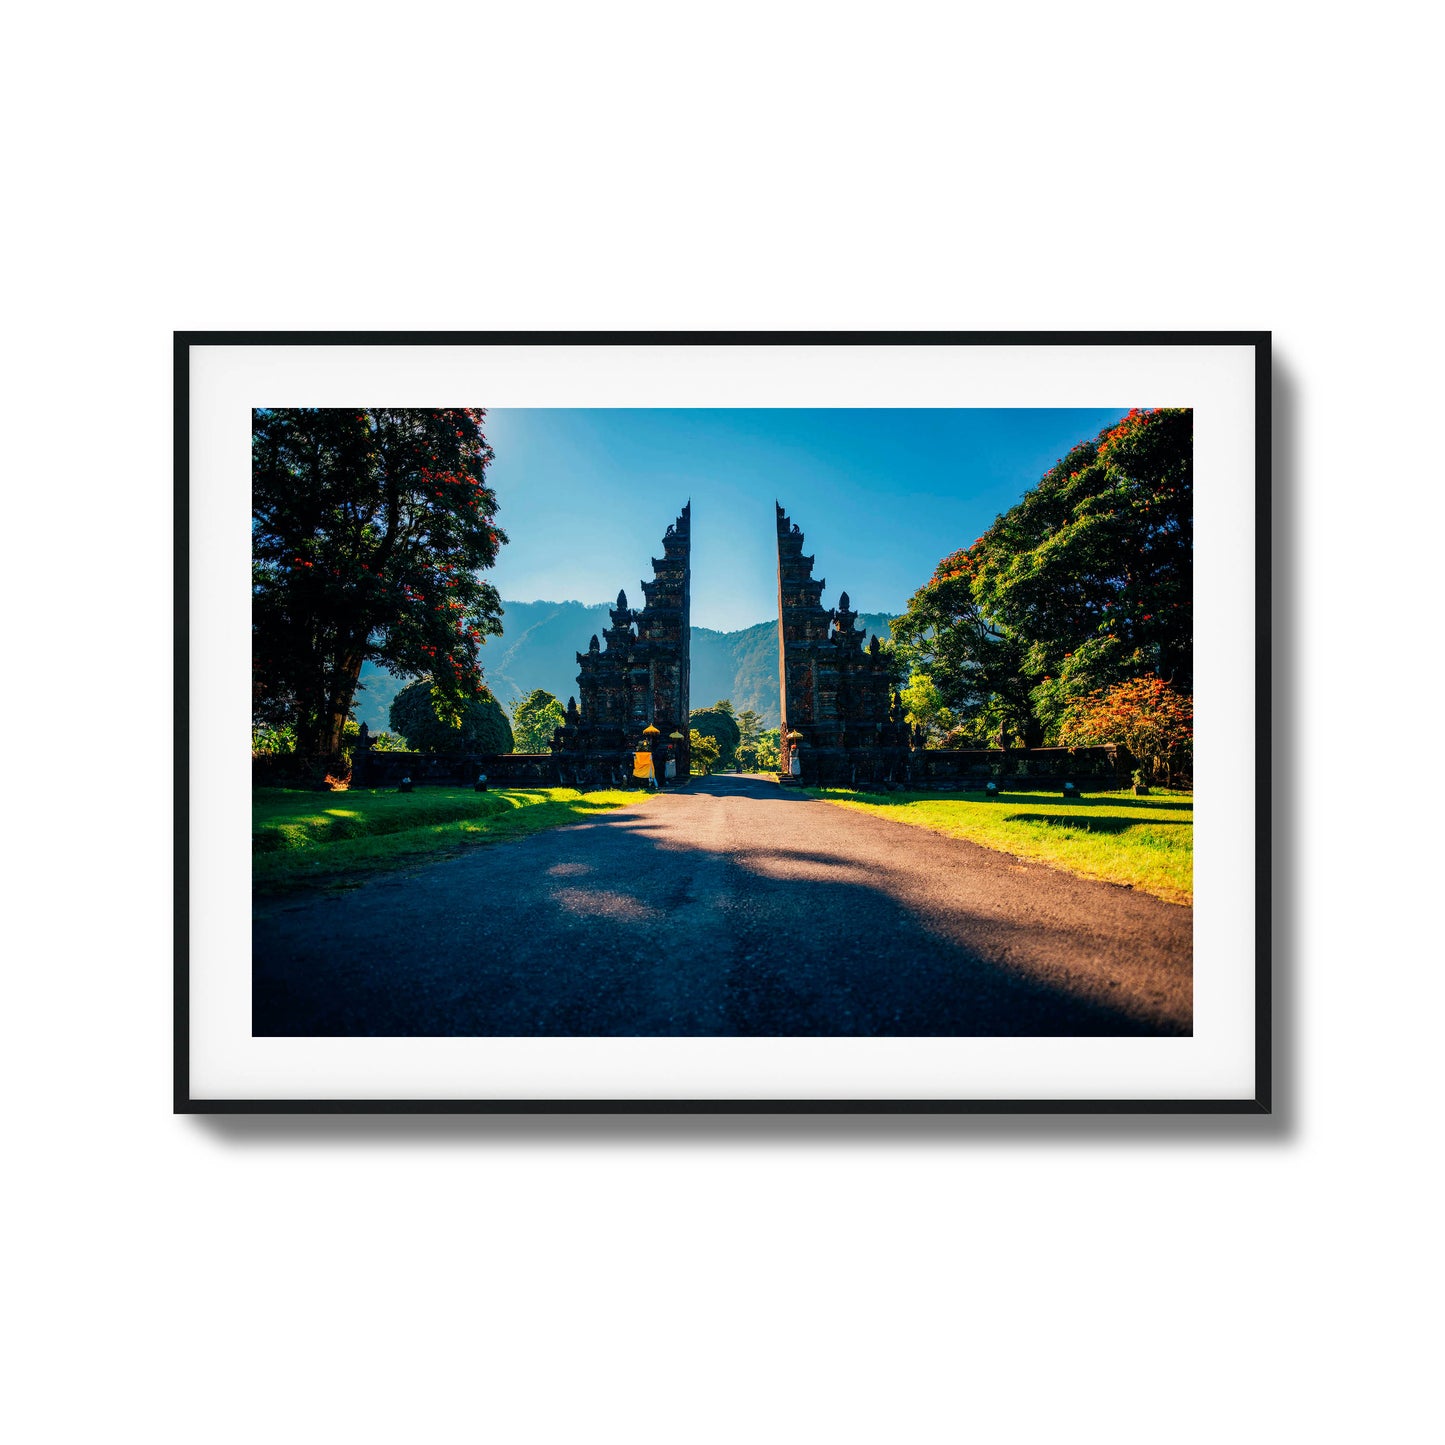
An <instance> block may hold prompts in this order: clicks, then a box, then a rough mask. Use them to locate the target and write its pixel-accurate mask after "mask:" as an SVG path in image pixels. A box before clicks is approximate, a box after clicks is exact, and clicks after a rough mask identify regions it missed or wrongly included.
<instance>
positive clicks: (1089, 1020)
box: [252, 777, 1193, 1035]
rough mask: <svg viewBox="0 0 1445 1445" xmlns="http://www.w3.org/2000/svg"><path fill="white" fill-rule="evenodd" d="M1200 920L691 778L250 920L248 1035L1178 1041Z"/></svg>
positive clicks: (810, 804)
mask: <svg viewBox="0 0 1445 1445" xmlns="http://www.w3.org/2000/svg"><path fill="white" fill-rule="evenodd" d="M1192 938H1193V910H1192V909H1188V908H1181V907H1178V906H1177V905H1174V904H1169V903H1162V902H1160V901H1159V900H1158V899H1155V898H1151V897H1148V896H1147V895H1145V894H1142V893H1136V892H1134V891H1132V890H1130V889H1128V888H1122V887H1117V886H1115V885H1112V884H1106V883H1093V882H1089V881H1087V880H1084V879H1080V878H1073V877H1070V876H1069V875H1067V874H1064V873H1060V872H1057V871H1055V870H1053V869H1049V868H1044V867H1042V866H1040V865H1037V864H1031V863H1025V862H1023V861H1021V860H1019V859H1017V858H1014V857H1013V856H1012V855H1010V854H1008V853H999V852H994V851H993V850H991V849H987V848H981V847H979V846H977V845H976V844H973V843H966V842H963V841H960V840H958V839H953V838H945V837H942V836H941V835H939V834H936V833H930V832H927V831H925V830H924V829H922V828H911V827H908V826H906V825H905V824H902V823H894V822H891V821H888V820H886V819H882V818H875V817H870V816H868V815H867V814H864V813H860V812H856V811H854V810H852V809H847V808H839V807H835V806H833V805H832V804H829V803H823V802H819V801H816V800H814V799H811V798H807V797H803V796H799V795H798V794H797V793H793V792H787V791H784V790H783V789H781V788H779V787H778V786H777V785H776V784H775V783H772V782H770V781H767V780H763V779H754V778H741V777H719V778H710V779H706V780H698V781H696V782H694V783H692V784H691V785H689V787H688V788H687V789H686V790H685V791H683V792H680V793H672V794H665V795H663V796H661V797H656V798H650V799H648V800H646V801H643V802H639V803H638V804H637V805H636V806H629V807H625V808H620V809H617V810H614V811H611V812H608V813H604V814H601V815H599V816H597V817H596V818H595V819H594V820H590V821H588V822H583V823H577V824H573V825H571V826H569V827H564V828H556V829H552V830H550V831H547V832H543V833H537V834H534V835H533V836H531V837H529V838H524V839H520V840H518V841H516V842H510V843H502V844H497V845H494V846H484V847H478V848H476V849H474V850H472V851H471V852H469V853H466V854H464V855H462V856H461V857H459V858H454V859H450V860H447V861H445V862H440V863H435V864H432V865H429V866H427V867H425V868H422V869H420V870H418V871H415V872H411V873H407V874H397V875H391V876H388V877H386V878H384V879H382V880H378V881H374V882H371V883H368V884H366V885H365V886H363V887H361V888H359V889H356V890H354V891H352V892H349V893H343V894H339V895H333V896H326V897H321V898H316V899H314V900H310V901H307V902H305V903H301V904H297V905H294V906H291V907H287V908H284V909H281V910H278V911H275V912H272V913H270V914H269V915H267V916H264V917H258V918H257V920H256V922H255V925H254V935H253V958H254V970H253V1019H252V1023H253V1029H252V1031H253V1033H255V1034H367V1035H400V1034H409V1035H443V1034H491V1035H527V1034H565V1035H576V1034H613V1035H642V1034H650V1035H657V1034H702V1035H717V1034H770V1035H798V1034H894V1035H960V1034H1015V1035H1066V1034H1179V1033H1189V1032H1190V1031H1191V1027H1192V1016H1193V1013H1192V997H1193V984H1192V951H1193V950H1192Z"/></svg>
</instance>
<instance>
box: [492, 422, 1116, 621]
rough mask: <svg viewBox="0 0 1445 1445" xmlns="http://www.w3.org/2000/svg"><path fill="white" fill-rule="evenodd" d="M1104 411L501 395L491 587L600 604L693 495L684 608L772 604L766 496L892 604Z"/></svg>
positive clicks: (831, 582) (495, 429)
mask: <svg viewBox="0 0 1445 1445" xmlns="http://www.w3.org/2000/svg"><path fill="white" fill-rule="evenodd" d="M1130 404H1132V403H1128V404H1126V405H1124V406H1120V407H1117V408H1115V409H1114V410H1110V411H1100V410H1082V409H1075V410H1041V409H1039V410H1035V409H1009V410H982V409H980V410H937V409H933V410H883V411H869V410H852V409H838V410H782V409H779V410H755V411H733V410H696V411H694V410H642V409H637V410H631V409H628V410H622V409H619V410H504V409H501V408H498V409H496V410H493V411H490V412H488V414H487V426H486V432H487V439H488V440H489V441H490V442H491V444H492V446H493V448H494V449H495V451H496V461H495V462H494V463H493V465H492V468H491V479H492V484H493V486H495V488H496V491H497V495H498V498H499V499H500V503H501V506H500V510H499V512H498V516H497V520H498V521H499V522H500V523H501V525H502V527H503V529H504V530H505V531H506V532H507V534H508V536H509V537H510V539H511V541H510V544H509V545H508V546H506V547H504V548H503V549H502V554H501V558H500V560H499V561H498V563H497V565H496V567H495V568H494V569H493V571H492V573H491V577H490V580H491V581H492V582H493V583H495V585H496V587H497V588H498V590H499V591H500V592H501V595H502V596H503V597H504V598H509V599H511V600H514V601H518V602H532V601H536V600H539V599H548V600H551V601H559V602H560V601H565V600H567V599H569V598H575V599H576V600H578V601H580V602H589V603H592V602H601V601H603V600H610V599H612V598H614V597H616V595H617V589H618V588H619V587H622V588H626V590H627V594H628V599H629V601H631V602H632V603H633V605H634V606H637V605H640V604H641V602H642V594H641V589H640V588H639V587H638V582H639V581H640V579H642V578H644V577H651V575H652V567H651V561H650V559H651V558H652V557H653V556H660V555H661V550H662V549H661V545H660V544H661V538H662V534H663V532H664V531H665V530H666V527H667V524H668V523H669V522H671V521H672V520H673V518H674V517H675V516H676V515H677V512H678V510H679V509H680V508H681V506H682V504H683V503H684V502H685V501H687V500H688V499H689V498H691V500H692V620H693V622H694V623H695V624H697V625H698V626H702V627H715V628H718V629H720V630H724V631H731V630H733V629H735V628H740V627H747V626H749V625H751V624H752V623H755V622H765V621H767V620H768V619H769V618H772V617H775V616H776V615H777V604H776V588H777V583H776V570H777V553H776V546H775V541H774V530H773V500H774V498H776V499H777V500H778V501H780V502H781V503H782V504H783V506H784V507H785V508H786V509H787V511H788V513H789V514H790V515H791V517H792V519H793V520H794V521H795V522H796V523H797V524H798V525H799V526H800V527H801V528H802V529H803V531H804V533H806V535H807V550H808V551H809V552H810V553H812V554H814V556H816V558H817V563H816V565H815V567H814V572H813V575H814V576H816V577H825V578H827V582H828V587H827V590H826V592H825V593H824V599H823V600H824V605H825V606H833V605H835V604H836V602H837V599H838V594H839V592H847V593H848V594H849V599H850V600H851V602H852V604H853V606H854V607H856V608H857V609H858V610H859V611H860V612H889V613H894V614H897V613H899V612H902V611H903V609H904V607H905V605H906V604H907V601H908V598H909V597H910V596H911V595H912V594H913V593H914V592H915V591H916V590H917V589H918V587H920V586H921V585H922V584H923V583H924V582H926V581H927V580H928V578H929V577H930V576H931V575H932V573H933V569H934V566H935V565H936V564H937V562H938V560H939V559H940V558H941V557H944V556H946V555H947V554H948V553H949V552H952V551H954V550H955V549H956V548H959V547H965V546H967V545H968V544H969V543H970V542H972V541H973V540H974V539H975V538H976V537H977V536H978V535H979V534H980V533H981V532H982V531H984V530H985V528H987V527H988V525H989V524H990V523H991V522H992V521H993V519H994V518H995V517H996V516H997V515H998V514H999V513H1000V512H1002V511H1006V510H1007V509H1008V508H1009V507H1011V506H1013V504H1014V503H1015V502H1017V501H1018V500H1019V498H1020V497H1021V496H1022V495H1023V494H1024V492H1025V491H1027V490H1028V488H1029V487H1031V486H1033V484H1034V483H1035V482H1037V481H1038V479H1039V478H1040V477H1041V476H1042V475H1043V473H1044V472H1045V471H1047V470H1048V468H1049V467H1051V466H1052V465H1053V464H1054V462H1055V461H1056V460H1058V458H1060V457H1062V456H1063V455H1064V454H1065V452H1067V451H1068V450H1069V448H1070V447H1071V446H1073V445H1074V444H1075V443H1077V442H1080V441H1083V440H1084V439H1085V438H1089V437H1093V436H1094V435H1096V434H1097V433H1098V432H1099V431H1100V430H1102V429H1103V428H1104V427H1105V426H1108V425H1109V424H1110V423H1112V422H1114V421H1117V420H1118V419H1119V418H1120V417H1121V416H1123V414H1124V413H1125V412H1126V411H1127V410H1128V408H1129V405H1130Z"/></svg>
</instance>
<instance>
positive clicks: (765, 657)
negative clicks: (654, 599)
mask: <svg viewBox="0 0 1445 1445" xmlns="http://www.w3.org/2000/svg"><path fill="white" fill-rule="evenodd" d="M610 605H611V604H609V603H606V602H599V603H597V604H596V605H595V606H588V605H587V604H586V603H582V602H503V603H502V608H503V617H502V635H501V636H500V637H489V638H488V639H487V641H486V644H485V646H484V647H483V648H482V672H483V675H484V676H485V678H486V682H487V686H488V687H490V688H491V689H492V691H493V692H494V693H495V694H496V696H497V699H498V701H500V702H501V703H502V705H503V706H504V707H506V708H508V709H509V710H510V708H511V705H512V702H513V700H514V699H515V698H518V697H525V696H526V695H527V693H529V692H531V690H532V689H533V688H534V687H541V688H545V689H546V690H547V691H548V692H550V693H552V694H554V695H555V696H556V697H559V698H561V700H562V701H563V702H564V703H565V702H566V701H567V699H568V698H569V697H573V696H575V695H576V692H577V657H576V654H577V653H579V652H585V651H586V650H587V642H588V639H589V638H590V637H591V636H592V634H593V633H594V632H595V633H597V634H598V636H599V637H600V636H601V634H602V629H603V628H604V627H606V626H608V624H609V622H610V619H609V617H608V615H607V609H608V607H609V606H610ZM890 620H891V619H890V616H889V614H888V613H886V612H860V613H859V614H858V625H859V626H860V627H862V628H863V629H864V630H865V632H870V633H877V634H878V636H880V637H887V636H888V624H889V621H890ZM405 685H406V683H405V681H404V680H403V679H399V678H395V677H393V676H392V675H391V674H390V673H389V672H387V671H385V670H384V669H382V668H379V667H376V666H375V665H373V664H372V663H367V664H366V666H365V667H363V668H362V670H361V689H362V690H361V691H359V692H358V693H357V695H356V707H355V712H356V718H357V721H358V722H364V723H366V724H367V726H368V727H370V728H371V730H372V731H373V732H382V731H385V730H386V728H387V725H388V724H387V714H388V711H389V709H390V707H391V700H392V698H394V697H395V696H396V694H397V693H398V692H399V691H400V690H401V689H402V688H403V687H404V686H405ZM725 697H726V698H731V699H732V701H733V706H734V707H736V708H737V710H738V711H739V712H742V711H744V710H745V709H746V708H753V709H755V710H756V711H757V712H759V713H760V714H761V715H762V717H763V722H764V726H766V727H777V726H778V723H779V721H780V720H781V711H780V708H779V703H778V624H777V621H776V619H775V620H774V621H772V622H759V623H758V624H756V626H753V627H745V628H743V629H742V630H741V631H739V632H715V631H714V630H713V629H712V628H710V627H694V628H693V629H692V705H693V707H706V706H708V704H709V703H713V702H716V701H718V699H720V698H725Z"/></svg>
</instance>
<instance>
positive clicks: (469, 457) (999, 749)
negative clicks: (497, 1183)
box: [175, 332, 1271, 1113]
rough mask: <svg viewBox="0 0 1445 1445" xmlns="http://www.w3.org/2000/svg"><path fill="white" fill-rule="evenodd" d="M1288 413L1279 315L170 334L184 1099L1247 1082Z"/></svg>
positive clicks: (839, 1094)
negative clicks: (930, 325) (1128, 321)
mask: <svg viewBox="0 0 1445 1445" xmlns="http://www.w3.org/2000/svg"><path fill="white" fill-rule="evenodd" d="M1269 427H1270V345H1269V335H1268V333H1260V332H1239V333H1223V332H1206V333H1182V332H1181V333H1147V334H1145V333H1097V334H1096V333H1057V334H1043V333H990V334H976V333H958V334H955V333H929V332H924V333H862V334H850V333H818V334H813V333H700V334H684V333H660V334H642V333H616V334H612V333H607V334H604V333H580V334H563V333H537V334H510V333H508V334H502V333H490V334H489V333H482V334H471V333H418V334H402V333H317V334H313V333H265V334H262V333H246V332H242V333H220V332H216V333H177V334H176V337H175V468H176V518H177V522H176V629H177V645H176V668H177V673H176V699H177V719H176V776H175V783H176V827H177V853H176V856H177V860H178V862H177V876H176V900H177V903H176V908H177V914H176V918H177V929H176V963H175V1050H176V1052H175V1108H176V1109H177V1111H180V1112H357V1113H375V1112H417V1113H426V1112H467V1111H475V1112H516V1113H591V1112H595V1113H618V1112H657V1113H664V1112H665V1113H685V1112H715V1113H743V1112H789V1113H804V1112H815V1113H821V1112H834V1113H924V1112H999V1113H1003V1112H1037V1113H1065V1112H1067V1113H1089V1112H1100V1113H1103V1112H1112V1113H1129V1112H1134V1113H1171V1112H1172V1113H1186V1112H1209V1113H1259V1112H1268V1111H1269V1109H1270V1097H1271V1095H1270V1047H1269V1039H1270V966H1269V952H1268V939H1269V919H1270V895H1269V875H1268V860H1269V817H1268V798H1269V750H1268V729H1267V721H1268V698H1269V568H1268V559H1269V542H1270V536H1269V524H1270V472H1269V457H1270V435H1269ZM1196 480H1197V481H1198V483H1199V485H1198V487H1196V486H1195V485H1194V483H1195V481H1196ZM1196 703H1197V706H1196ZM248 733H249V739H250V745H249V748H248V747H247V736H248Z"/></svg>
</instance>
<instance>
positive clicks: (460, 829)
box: [251, 788, 645, 898]
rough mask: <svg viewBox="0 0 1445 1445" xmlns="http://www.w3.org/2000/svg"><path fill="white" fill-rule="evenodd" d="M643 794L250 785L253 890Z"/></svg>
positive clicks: (317, 878) (320, 882) (440, 854)
mask: <svg viewBox="0 0 1445 1445" xmlns="http://www.w3.org/2000/svg"><path fill="white" fill-rule="evenodd" d="M644 796H645V794H642V793H635V792H622V791H618V790H611V791H604V792H591V793H583V792H579V791H578V790H577V789H576V788H498V789H495V790H493V791H492V792H488V793H476V792H473V791H472V790H471V789H470V788H418V789H417V791H416V792H414V793H397V792H387V791H378V792H368V791H360V790H359V791H355V792H345V793H320V794H318V793H313V792H302V791H298V790H293V789H288V788H257V789H255V790H254V791H253V793H252V797H251V889H252V893H253V895H254V896H255V897H257V898H265V897H276V896H278V895H284V894H287V893H292V892H295V891H297V890H300V889H313V888H349V887H355V886H356V885H357V884H359V883H361V882H363V881H364V880H365V879H366V878H368V877H370V876H371V875H373V874H375V873H380V872H385V871H387V870H389V869H393V868H400V867H404V866H406V865H408V864H413V863H430V862H433V861H435V860H436V859H438V858H444V857H448V856H449V855H451V854H453V853H458V852H461V851H462V850H463V849H465V848H468V847H471V846H472V845H474V844H477V843H497V842H502V841H504V840H506V839H508V838H522V837H525V836H527V835H528V834H529V833H536V832H540V831H541V830H542V829H543V828H555V827H557V826H558V825H559V824H561V823H576V822H579V821H581V820H582V819H584V818H589V817H595V816H596V815H597V814H598V813H603V812H606V811H608V810H609V809H611V808H616V807H619V806H621V805H622V804H624V803H636V802H639V801H640V800H641V799H642V798H643V797H644Z"/></svg>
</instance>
